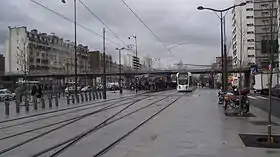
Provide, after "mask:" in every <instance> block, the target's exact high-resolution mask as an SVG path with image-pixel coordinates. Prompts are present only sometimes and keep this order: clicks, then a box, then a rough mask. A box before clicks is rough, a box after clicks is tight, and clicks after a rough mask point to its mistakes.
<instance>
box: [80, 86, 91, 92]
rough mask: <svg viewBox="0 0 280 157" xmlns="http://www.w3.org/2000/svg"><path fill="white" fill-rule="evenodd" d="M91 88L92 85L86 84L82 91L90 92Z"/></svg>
mask: <svg viewBox="0 0 280 157" xmlns="http://www.w3.org/2000/svg"><path fill="white" fill-rule="evenodd" d="M90 90H91V87H90V86H84V87H83V88H82V89H81V92H88V91H90Z"/></svg>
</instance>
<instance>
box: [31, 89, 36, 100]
mask: <svg viewBox="0 0 280 157" xmlns="http://www.w3.org/2000/svg"><path fill="white" fill-rule="evenodd" d="M36 94H37V87H36V85H33V86H32V89H31V102H34V101H35V96H36Z"/></svg>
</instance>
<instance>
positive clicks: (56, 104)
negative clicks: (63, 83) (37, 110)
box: [54, 92, 58, 107]
mask: <svg viewBox="0 0 280 157" xmlns="http://www.w3.org/2000/svg"><path fill="white" fill-rule="evenodd" d="M54 103H55V107H58V93H57V92H56V93H55V99H54Z"/></svg>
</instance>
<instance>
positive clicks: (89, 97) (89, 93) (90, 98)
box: [88, 91, 92, 101]
mask: <svg viewBox="0 0 280 157" xmlns="http://www.w3.org/2000/svg"><path fill="white" fill-rule="evenodd" d="M91 96H92V95H91V91H89V92H88V99H89V101H91V100H92V97H91Z"/></svg>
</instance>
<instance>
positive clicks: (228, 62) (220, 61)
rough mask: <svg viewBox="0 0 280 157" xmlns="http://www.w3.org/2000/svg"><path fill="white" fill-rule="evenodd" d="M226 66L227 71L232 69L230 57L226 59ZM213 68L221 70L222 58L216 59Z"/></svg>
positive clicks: (231, 58)
mask: <svg viewBox="0 0 280 157" xmlns="http://www.w3.org/2000/svg"><path fill="white" fill-rule="evenodd" d="M227 65H228V69H232V68H233V57H232V56H228V57H227ZM215 66H216V67H215V68H218V69H222V57H216V63H215Z"/></svg>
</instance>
